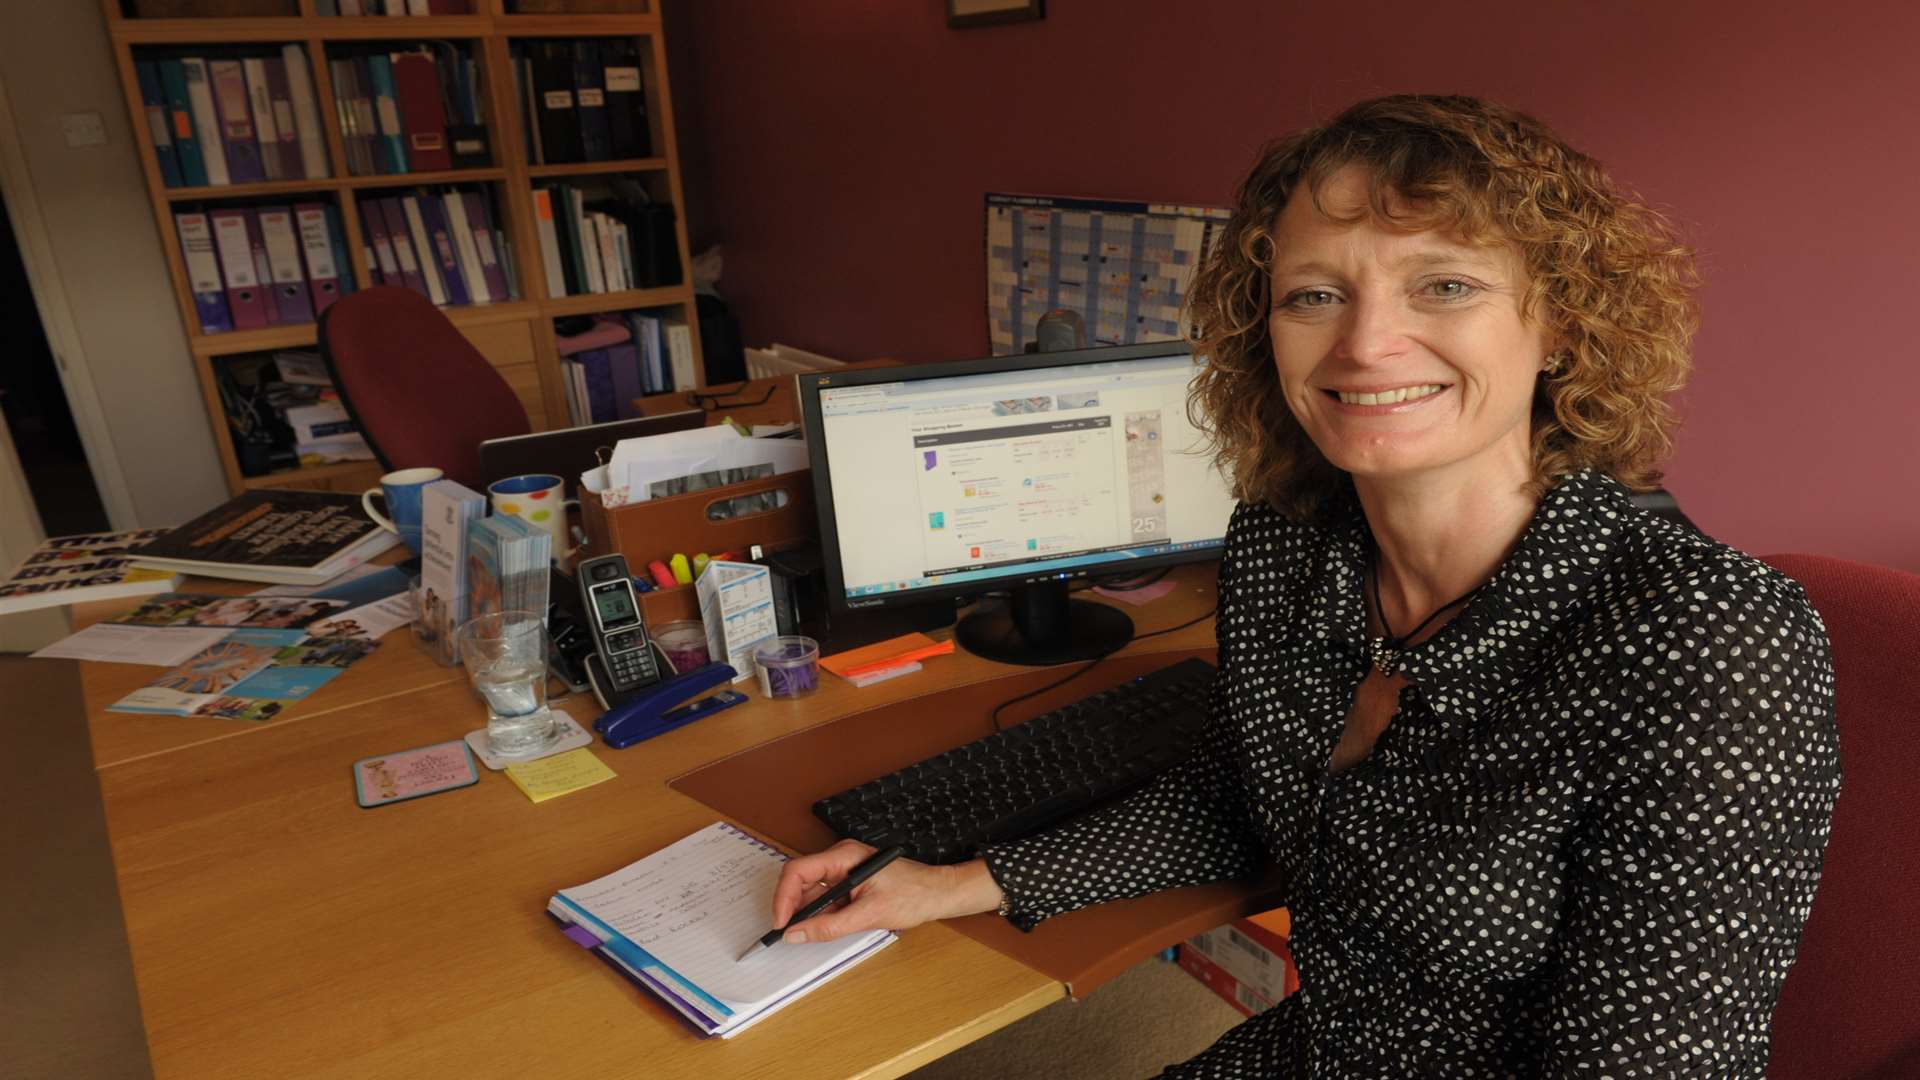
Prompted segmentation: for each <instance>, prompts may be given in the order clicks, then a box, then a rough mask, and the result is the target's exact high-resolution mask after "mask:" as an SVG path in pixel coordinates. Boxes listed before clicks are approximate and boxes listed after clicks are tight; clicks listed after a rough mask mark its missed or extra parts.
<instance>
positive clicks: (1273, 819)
mask: <svg viewBox="0 0 1920 1080" xmlns="http://www.w3.org/2000/svg"><path fill="white" fill-rule="evenodd" d="M1364 536H1365V533H1364V520H1363V519H1362V518H1361V517H1360V516H1359V514H1358V511H1357V509H1356V510H1354V511H1352V512H1351V513H1350V515H1349V517H1348V520H1347V522H1346V524H1344V525H1342V526H1338V527H1326V526H1307V525H1300V524H1295V523H1291V522H1288V521H1287V520H1285V519H1284V518H1282V517H1281V516H1280V515H1279V514H1278V513H1276V512H1275V511H1273V510H1272V509H1271V508H1268V507H1265V506H1255V505H1247V504H1243V505H1241V506H1240V507H1239V509H1238V510H1236V511H1235V513H1234V516H1233V523H1232V526H1231V528H1230V529H1229V532H1228V540H1227V546H1226V551H1225V553H1224V557H1223V559H1222V562H1221V570H1220V613H1219V620H1218V635H1219V643H1220V674H1219V676H1218V678H1217V679H1216V680H1215V683H1214V686H1213V689H1212V692H1211V693H1212V697H1211V712H1212V716H1211V720H1210V722H1209V726H1208V728H1207V731H1206V735H1205V736H1204V738H1203V741H1202V745H1201V747H1200V749H1199V750H1198V751H1197V752H1196V753H1195V754H1194V755H1193V756H1192V757H1191V758H1190V759H1189V760H1188V761H1187V762H1186V763H1184V764H1183V765H1182V766H1180V767H1178V768H1176V769H1175V770H1173V771H1172V772H1171V773H1169V774H1167V775H1165V776H1163V777H1161V778H1159V779H1158V780H1157V781H1156V782H1155V783H1154V784H1152V785H1151V786H1149V787H1147V788H1145V789H1143V790H1141V791H1140V792H1137V793H1136V794H1135V795H1133V796H1132V797H1130V798H1129V799H1127V800H1125V801H1123V802H1121V803H1118V804H1115V805H1113V806H1110V807H1108V808H1106V809H1104V810H1101V811H1097V812H1095V813H1093V814H1091V815H1088V816H1085V817H1081V818H1078V819H1076V820H1074V821H1072V822H1069V823H1067V824H1065V825H1063V826H1061V827H1059V828H1057V829H1054V830H1052V831H1050V832H1047V833H1044V834H1042V835H1039V836H1035V837H1031V838H1029V839H1027V840H1024V841H1020V842H1017V843H1013V844H1009V845H1004V846H1001V847H998V848H994V849H991V850H989V851H988V852H987V862H988V866H989V868H990V870H991V871H992V873H993V875H994V877H995V879H996V880H997V881H998V882H999V883H1000V885H1001V886H1002V888H1003V889H1004V890H1005V891H1006V894H1007V896H1008V898H1009V903H1010V909H1011V912H1012V918H1013V920H1014V922H1015V923H1016V924H1017V925H1019V926H1021V927H1022V928H1023V929H1031V928H1032V927H1033V926H1034V925H1036V924H1038V923H1039V922H1040V921H1041V920H1043V919H1045V918H1047V917H1049V916H1052V915H1056V914H1059V913H1061V912H1065V911H1070V910H1073V909H1075V908H1079V907H1083V906H1086V905H1088V904H1094V903H1099V902H1101V901H1105V900H1113V899H1118V898H1121V897H1129V896H1138V895H1141V894H1143V893H1148V892H1154V891H1157V890H1160V889H1169V888H1174V887H1176V886H1180V885H1190V884H1197V883H1201V882H1209V881H1218V880H1223V879H1229V878H1239V877H1249V876H1252V875H1254V874H1255V873H1257V872H1259V871H1260V870H1261V869H1262V865H1263V864H1264V863H1266V862H1268V861H1272V862H1275V863H1278V865H1279V868H1280V871H1281V875H1280V876H1281V878H1282V879H1283V880H1285V881H1287V882H1288V884H1287V886H1285V902H1286V904H1287V906H1288V907H1289V908H1290V909H1292V913H1293V938H1292V947H1293V953H1294V958H1295V962H1296V963H1297V965H1298V967H1299V970H1300V983H1301V988H1300V992H1299V993H1297V994H1295V995H1293V996H1292V997H1290V998H1289V999H1287V1000H1286V1001H1284V1002H1282V1003H1281V1004H1280V1005H1278V1006H1277V1007H1275V1008H1273V1009H1270V1010H1268V1011H1267V1012H1266V1013H1263V1014H1261V1015H1260V1016H1257V1017H1255V1018H1254V1019H1252V1020H1249V1021H1247V1022H1245V1023H1243V1024H1241V1025H1240V1026H1239V1027H1237V1028H1235V1029H1234V1030H1233V1031H1231V1032H1229V1033H1228V1034H1227V1035H1226V1036H1224V1037H1223V1038H1221V1040H1220V1041H1219V1042H1217V1043H1216V1044H1214V1046H1213V1047H1212V1048H1211V1049H1209V1050H1207V1051H1206V1052H1205V1053H1204V1054H1202V1055H1200V1056H1199V1057H1197V1058H1195V1059H1193V1060H1192V1061H1189V1062H1186V1063H1185V1064H1183V1065H1177V1066H1175V1067H1173V1068H1172V1069H1170V1070H1169V1071H1168V1072H1167V1073H1166V1075H1167V1076H1171V1077H1315V1078H1320V1077H1340V1078H1346V1077H1356V1078H1357V1077H1367V1078H1373V1077H1392V1078H1410V1077H1435V1078H1440V1077H1444V1078H1446V1080H1470V1078H1477V1077H1501V1078H1505V1077H1563V1076H1567V1077H1571V1076H1581V1077H1586V1076H1594V1077H1609V1078H1618V1077H1661V1078H1671V1077H1702V1078H1705V1077H1712V1078H1715V1080H1725V1078H1729V1077H1733V1078H1754V1080H1759V1078H1761V1077H1763V1076H1764V1075H1765V1072H1766V1064H1767V1050H1768V1030H1769V1023H1770V1018H1771V1015H1772V1012H1773V1007H1774V1003H1775V1001H1776V1000H1777V998H1778V996H1779V991H1780V985H1781V981H1782V980H1783V979H1784V978H1785V977H1786V974H1787V968H1788V965H1789V964H1791V963H1792V962H1793V956H1794V951H1795V949H1796V948H1797V947H1798V944H1799V940H1800V929H1801V926H1802V925H1803V924H1804V923H1805V921H1806V918H1807V913H1808V910H1809V909H1810V908H1811V906H1812V903H1813V895H1814V887H1815V886H1816V885H1817V884H1818V882H1819V879H1820V863H1821V857H1822V854H1823V853H1824V851H1825V849H1826V842H1827V828H1828V824H1829V822H1830V820H1831V818H1832V814H1833V806H1834V800H1835V799H1836V797H1837V796H1838V794H1839V790H1840V753H1839V740H1838V736H1837V734H1836V730H1835V727H1834V720H1833V675H1832V668H1831V666H1830V664H1829V659H1828V648H1827V638H1826V631H1825V629H1824V627H1823V626H1822V625H1821V623H1820V619H1819V617H1818V616H1817V615H1816V614H1815V613H1814V611H1813V609H1812V608H1811V607H1810V606H1808V604H1807V601H1806V597H1805V595H1804V594H1803V593H1802V591H1801V589H1800V586H1799V585H1798V584H1796V583H1795V582H1793V581H1792V580H1790V579H1788V578H1786V577H1785V576H1783V575H1781V574H1780V573H1779V572H1778V571H1775V570H1773V569H1771V568H1770V567H1768V566H1766V565H1765V564H1764V563H1761V562H1759V561H1757V560H1755V559H1752V558H1750V557H1748V556H1746V555H1742V554H1740V553H1739V552H1736V551H1733V550H1732V549H1730V548H1728V547H1726V546H1724V545H1721V544H1718V543H1715V542H1713V541H1711V540H1708V539H1706V538H1704V537H1701V536H1700V535H1698V534H1696V533H1693V532H1691V531H1689V530H1687V529H1685V528H1684V527H1682V526H1679V525H1676V524H1673V523H1671V522H1668V521H1665V520H1662V519H1660V518H1657V517H1654V516H1652V515H1650V514H1646V513H1644V512H1641V511H1639V510H1637V509H1636V508H1634V507H1633V506H1632V504H1631V503H1630V501H1629V499H1628V497H1627V492H1626V489H1625V488H1623V487H1621V486H1620V485H1619V484H1618V483H1617V482H1615V481H1614V480H1612V479H1611V478H1609V477H1606V476H1604V475H1600V474H1596V473H1579V474H1575V475H1573V476H1570V477H1567V478H1564V479H1563V480H1562V481H1561V482H1560V483H1559V484H1558V485H1557V486H1556V487H1555V488H1554V489H1553V490H1552V491H1550V492H1549V493H1548V494H1547V495H1546V497H1545V498H1544V499H1543V500H1542V501H1541V504H1540V506H1539V508H1538V510H1537V511H1536V513H1535V515H1534V518H1533V520H1532V522H1531V523H1530V524H1529V525H1528V527H1527V530H1526V532H1525V533H1524V535H1523V536H1522V537H1521V539H1520V542H1519V544H1518V546H1517V547H1516V549H1515V550H1514V552H1513V554H1512V555H1511V556H1510V557H1509V558H1508V559H1507V561H1506V562H1505V563H1504V564H1502V566H1501V567H1500V569H1499V570H1498V571H1497V572H1496V574H1495V575H1494V577H1493V579H1492V580H1491V581H1490V582H1489V583H1488V585H1487V586H1486V587H1485V588H1483V589H1482V590H1481V591H1480V592H1479V594H1478V595H1476V596H1475V598H1474V599H1473V600H1472V601H1471V602H1470V603H1469V604H1468V605H1467V607H1466V609H1465V610H1464V611H1462V612H1461V613H1460V614H1459V615H1457V616H1456V617H1455V618H1454V619H1453V620H1452V621H1451V622H1449V623H1447V624H1446V625H1445V626H1444V627H1443V628H1442V629H1441V630H1440V631H1439V632H1438V633H1436V634H1435V635H1434V636H1432V637H1430V638H1428V639H1427V640H1426V641H1424V642H1422V643H1420V644H1418V645H1415V646H1412V647H1410V648H1409V649H1408V650H1407V651H1406V652H1405V653H1404V654H1403V655H1402V658H1401V662H1400V668H1401V673H1402V674H1403V675H1404V676H1405V677H1406V678H1407V679H1408V680H1410V682H1411V684H1412V685H1411V686H1409V687H1408V688H1407V689H1406V690H1404V691H1402V693H1401V695H1400V708H1399V711H1398V712H1397V713H1396V714H1395V715H1394V717H1393V720H1392V722H1391V723H1390V724H1389V725H1388V726H1387V728H1386V730H1385V732H1384V733H1382V734H1381V736H1380V738H1379V741H1378V742H1376V743H1375V745H1374V747H1373V750H1372V752H1371V754H1370V755H1369V756H1368V757H1367V758H1366V759H1365V760H1364V761H1361V762H1360V763H1358V764H1356V765H1354V766H1353V767H1351V768H1349V769H1347V770H1345V771H1343V772H1341V773H1339V774H1337V775H1335V774H1331V773H1330V772H1329V771H1328V762H1329V759H1330V757H1331V754H1332V752H1333V748H1334V746H1335V744H1336V743H1337V742H1338V741H1339V739H1340V735H1341V733H1342V731H1343V730H1344V728H1345V726H1346V717H1347V713H1348V710H1349V709H1350V708H1351V706H1352V702H1353V697H1354V690H1355V687H1356V686H1357V685H1358V684H1359V683H1360V680H1361V678H1362V676H1363V675H1364V674H1365V671H1366V665H1367V659H1366V651H1365V640H1366V627H1367V620H1366V608H1365V606H1364V605H1365V601H1364V599H1363V594H1362V591H1361V581H1362V575H1363V572H1364V569H1365V548H1364V546H1363V545H1364V542H1365V540H1364Z"/></svg>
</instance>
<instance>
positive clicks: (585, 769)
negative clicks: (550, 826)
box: [507, 746, 613, 802]
mask: <svg viewBox="0 0 1920 1080" xmlns="http://www.w3.org/2000/svg"><path fill="white" fill-rule="evenodd" d="M507 779H509V780H511V781H513V786H514V787H517V788H519V789H520V790H521V792H522V793H524V794H525V795H526V797H527V798H529V799H532V800H533V801H534V802H546V801H547V800H548V799H552V798H556V797H558V796H561V795H566V794H569V793H571V792H575V791H579V790H580V789H581V788H586V787H592V786H593V785H595V784H598V783H600V782H601V781H603V780H611V779H613V770H612V769H609V768H607V766H606V763H605V762H602V761H601V760H600V759H599V758H597V757H594V756H593V751H591V750H588V749H587V748H586V747H584V746H583V747H581V748H580V749H578V750H568V751H566V752H565V753H561V754H555V755H553V756H552V757H544V758H540V759H538V760H536V761H527V762H516V763H514V764H512V765H508V766H507Z"/></svg>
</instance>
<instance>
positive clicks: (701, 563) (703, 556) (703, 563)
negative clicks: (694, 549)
mask: <svg viewBox="0 0 1920 1080" xmlns="http://www.w3.org/2000/svg"><path fill="white" fill-rule="evenodd" d="M712 561H713V560H712V559H709V558H707V553H706V552H704V551H703V552H701V553H699V554H698V555H695V556H694V557H693V576H694V577H696V578H697V577H699V576H700V575H701V574H704V573H706V572H707V564H708V563H710V562H712Z"/></svg>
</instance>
